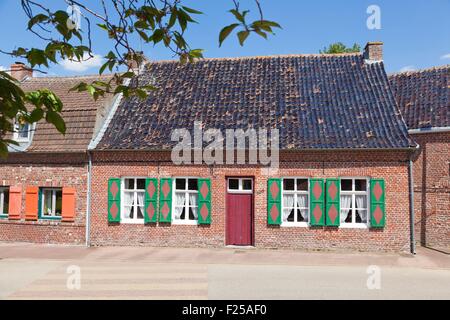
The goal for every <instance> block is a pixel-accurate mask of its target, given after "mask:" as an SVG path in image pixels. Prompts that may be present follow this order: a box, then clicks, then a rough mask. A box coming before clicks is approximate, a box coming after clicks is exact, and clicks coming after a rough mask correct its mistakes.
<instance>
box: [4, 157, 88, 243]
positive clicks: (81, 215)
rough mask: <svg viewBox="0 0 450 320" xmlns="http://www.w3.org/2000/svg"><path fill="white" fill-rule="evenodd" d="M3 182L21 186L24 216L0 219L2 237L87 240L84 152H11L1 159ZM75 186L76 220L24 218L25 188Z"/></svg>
mask: <svg viewBox="0 0 450 320" xmlns="http://www.w3.org/2000/svg"><path fill="white" fill-rule="evenodd" d="M0 185H2V186H21V187H22V212H21V220H8V219H4V218H1V219H0V241H25V242H35V243H70V244H84V242H85V216H86V195H87V166H86V156H85V155H83V154H36V155H33V154H11V155H10V156H9V158H8V159H7V160H3V161H2V162H1V163H0ZM27 186H39V187H75V188H76V216H75V221H74V222H73V223H72V222H70V223H69V222H61V221H49V220H39V221H25V220H24V218H25V211H24V209H25V188H26V187H27Z"/></svg>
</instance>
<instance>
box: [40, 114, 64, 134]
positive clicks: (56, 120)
mask: <svg viewBox="0 0 450 320" xmlns="http://www.w3.org/2000/svg"><path fill="white" fill-rule="evenodd" d="M45 120H47V122H49V123H51V124H53V125H54V126H55V128H56V130H58V131H59V132H61V133H62V134H65V133H66V124H65V123H64V120H63V118H61V116H60V115H59V113H57V112H54V111H47V114H46V116H45Z"/></svg>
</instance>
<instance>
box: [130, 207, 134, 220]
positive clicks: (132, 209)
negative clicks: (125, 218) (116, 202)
mask: <svg viewBox="0 0 450 320" xmlns="http://www.w3.org/2000/svg"><path fill="white" fill-rule="evenodd" d="M130 219H134V207H131V208H130Z"/></svg>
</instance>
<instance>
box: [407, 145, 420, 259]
mask: <svg viewBox="0 0 450 320" xmlns="http://www.w3.org/2000/svg"><path fill="white" fill-rule="evenodd" d="M417 148H419V146H417ZM413 155H414V153H411V155H410V157H409V168H408V169H409V170H408V171H409V220H410V248H411V254H416V239H415V234H414V175H413V160H412V157H413Z"/></svg>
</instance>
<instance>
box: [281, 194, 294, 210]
mask: <svg viewBox="0 0 450 320" xmlns="http://www.w3.org/2000/svg"><path fill="white" fill-rule="evenodd" d="M283 207H285V208H293V207H294V195H293V194H283Z"/></svg>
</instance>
